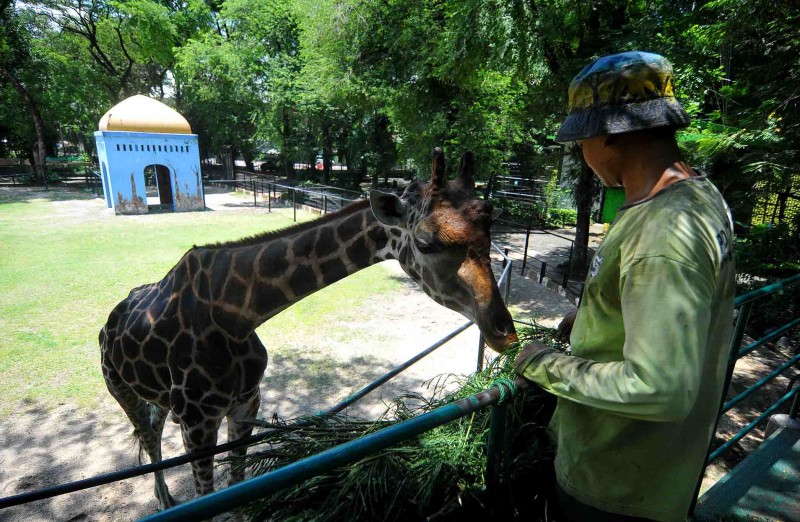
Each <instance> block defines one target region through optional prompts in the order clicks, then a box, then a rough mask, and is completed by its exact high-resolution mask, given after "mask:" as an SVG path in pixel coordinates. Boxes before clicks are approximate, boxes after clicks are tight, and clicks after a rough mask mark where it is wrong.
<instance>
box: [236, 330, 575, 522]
mask: <svg viewBox="0 0 800 522" xmlns="http://www.w3.org/2000/svg"><path fill="white" fill-rule="evenodd" d="M519 334H520V342H519V343H518V345H517V346H515V347H512V348H511V349H509V350H508V351H506V352H505V353H504V354H503V355H501V356H498V357H497V358H496V359H494V360H493V361H492V362H491V363H490V364H489V365H488V367H487V368H486V369H485V370H484V371H482V372H478V373H475V374H472V375H469V376H466V377H464V376H460V377H459V376H453V375H448V376H442V377H439V378H437V379H434V380H433V381H432V382H430V383H428V389H429V390H430V394H429V396H424V395H422V394H419V393H406V394H403V395H402V396H400V397H398V398H397V399H395V400H394V401H392V403H391V404H390V405H389V406H388V409H387V411H386V412H385V413H384V414H383V415H382V416H381V417H380V418H379V419H378V420H374V421H367V420H362V419H356V418H352V417H348V416H346V415H328V416H311V417H302V418H298V419H295V420H293V421H290V422H281V421H279V420H276V419H273V420H272V422H259V424H260V425H262V426H263V427H264V428H265V429H267V430H271V432H272V434H271V436H270V437H269V438H268V439H266V440H265V442H264V444H263V445H260V446H256V447H255V448H251V450H250V451H251V452H250V454H249V455H248V456H247V457H245V458H244V459H242V460H238V461H236V462H234V463H233V464H234V465H238V466H243V467H245V468H247V469H249V470H250V471H251V472H252V474H253V475H259V474H263V473H267V472H269V471H272V470H274V469H277V468H279V467H282V466H285V465H287V464H290V463H292V462H295V461H297V460H299V459H302V458H305V457H308V456H311V455H314V454H316V453H319V452H321V451H324V450H326V449H329V448H332V447H334V446H337V445H340V444H343V443H346V442H349V441H351V440H355V439H357V438H359V437H363V436H365V435H368V434H370V433H374V432H376V431H378V430H381V429H384V428H386V427H388V426H391V425H394V424H396V423H399V422H402V421H405V420H408V419H410V418H412V417H415V416H418V415H421V414H424V413H427V412H430V411H433V410H434V409H436V408H438V407H440V406H443V405H445V404H448V403H450V402H452V401H455V400H458V399H461V398H464V397H468V396H470V395H473V394H475V393H478V392H480V391H482V390H485V389H487V388H489V387H490V386H492V385H493V383H495V382H496V381H498V380H499V379H512V380H513V379H514V378H515V374H514V368H513V364H514V359H515V358H516V355H517V354H518V352H519V349H520V347H521V346H523V345H524V344H525V342H526V341H529V340H531V339H536V340H539V341H542V342H545V343H547V344H550V345H552V346H556V347H559V348H561V347H562V346H561V345H560V344H559V343H557V342H556V341H554V339H553V334H554V330H551V329H547V328H543V327H541V326H538V325H531V326H530V327H525V328H521V329H520V331H519ZM554 405H555V401H554V400H553V398H552V397H550V396H549V395H547V394H545V393H544V392H541V391H540V390H538V389H531V390H529V391H528V392H526V393H520V394H518V395H517V397H515V398H514V399H512V400H511V402H510V403H509V406H508V411H509V417H508V432H507V433H508V436H507V439H506V443H507V445H506V455H505V458H504V460H503V466H502V468H501V475H500V481H499V484H498V485H497V486H495V487H493V488H492V489H491V490H490V491H487V490H486V487H485V486H486V484H485V471H486V444H487V436H488V432H489V419H490V415H491V412H490V409H488V408H487V409H484V410H481V411H478V412H475V413H473V414H471V415H468V416H466V417H462V418H461V419H459V420H456V421H454V422H451V423H449V424H446V425H444V426H441V427H439V428H436V429H434V430H431V431H429V432H426V433H424V434H422V435H420V436H418V437H416V438H413V439H409V440H406V441H404V442H402V443H400V444H398V445H397V446H394V447H391V448H388V449H385V450H382V451H380V452H378V453H375V454H373V455H370V456H368V457H365V458H363V459H361V460H358V461H356V462H353V463H352V464H350V465H347V466H342V467H340V468H337V469H334V470H332V471H329V472H327V473H324V474H322V475H319V476H316V477H314V478H312V479H309V480H307V481H304V482H302V483H300V484H296V485H294V486H292V487H289V488H287V489H285V490H283V491H279V492H277V493H275V494H272V495H269V496H267V497H265V498H263V499H261V500H260V501H258V502H255V503H253V504H251V505H249V506H247V508H246V509H245V513H246V514H247V515H248V516H249V517H250V518H252V519H253V520H267V521H278V520H280V521H300V520H315V521H320V522H324V521H339V520H348V521H362V520H363V521H374V520H384V521H399V520H403V521H408V520H410V521H413V520H455V519H457V518H458V519H461V518H463V517H464V516H467V515H468V516H469V518H473V517H474V516H476V515H477V514H481V515H482V516H488V517H490V518H495V517H500V516H503V517H504V518H509V519H511V520H514V519H525V520H540V519H541V520H544V503H545V499H546V498H547V496H548V494H549V491H550V488H551V487H552V484H553V478H552V471H551V469H552V449H551V447H550V444H549V442H548V440H547V436H546V434H545V433H544V428H545V426H546V424H547V422H548V421H549V418H550V416H551V415H552V411H553V408H554ZM254 450H255V451H254Z"/></svg>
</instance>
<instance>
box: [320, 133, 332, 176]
mask: <svg viewBox="0 0 800 522" xmlns="http://www.w3.org/2000/svg"><path fill="white" fill-rule="evenodd" d="M332 159H333V139H332V137H331V124H330V122H328V121H325V123H324V124H323V126H322V182H323V183H324V184H326V185H327V184H329V183H330V182H331V163H332Z"/></svg>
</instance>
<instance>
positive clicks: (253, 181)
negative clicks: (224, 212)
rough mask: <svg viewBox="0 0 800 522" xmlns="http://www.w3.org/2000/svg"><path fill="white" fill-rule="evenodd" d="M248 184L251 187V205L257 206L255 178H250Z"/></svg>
mask: <svg viewBox="0 0 800 522" xmlns="http://www.w3.org/2000/svg"><path fill="white" fill-rule="evenodd" d="M250 185H251V186H252V188H253V207H257V206H258V202H257V201H256V180H254V179H252V180H250Z"/></svg>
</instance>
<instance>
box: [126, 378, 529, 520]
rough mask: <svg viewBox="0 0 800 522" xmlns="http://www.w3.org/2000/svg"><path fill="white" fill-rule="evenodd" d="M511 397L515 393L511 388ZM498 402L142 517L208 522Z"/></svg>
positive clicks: (419, 421)
mask: <svg viewBox="0 0 800 522" xmlns="http://www.w3.org/2000/svg"><path fill="white" fill-rule="evenodd" d="M515 384H516V392H518V391H520V390H524V389H527V388H528V386H529V384H528V382H527V381H526V380H525V379H523V378H521V377H520V378H518V379H517V380H516V381H515ZM511 393H512V394H514V393H515V391H514V390H512V391H511ZM499 400H500V389H499V388H497V387H492V388H490V389H488V390H484V391H482V392H480V393H477V394H475V395H472V396H470V397H466V398H464V399H460V400H458V401H455V402H452V403H450V404H448V405H446V406H442V407H441V408H437V409H435V410H433V411H432V412H429V413H426V414H424V415H420V416H419V417H415V418H413V419H409V420H407V421H403V422H401V423H398V424H395V425H394V426H391V427H389V428H385V429H383V430H381V431H379V432H376V433H373V434H371V435H367V436H365V437H362V438H360V439H356V440H353V441H350V442H347V443H345V444H342V445H340V446H336V447H334V448H331V449H329V450H326V451H323V452H322V453H318V454H316V455H313V456H311V457H307V458H305V459H302V460H299V461H297V462H294V463H292V464H289V465H287V466H284V467H282V468H280V469H277V470H275V471H272V472H270V473H267V474H266V475H261V476H259V477H254V478H251V479H249V480H246V481H245V482H241V483H239V484H236V485H234V486H231V487H229V488H226V489H224V490H222V491H218V492H216V493H211V494H209V495H206V496H203V497H200V498H197V499H195V500H192V501H190V502H187V503H185V504H180V505H178V506H175V507H173V508H171V509H168V510H166V511H162V512H161V513H156V514H154V515H151V516H149V517H146V518H144V519H142V522H156V521H159V522H162V521H170V520H203V519H207V518H211V517H212V516H214V515H218V514H220V513H225V512H228V511H232V510H234V509H236V508H238V507H240V506H243V505H245V504H248V503H250V502H253V501H255V500H258V499H259V498H262V497H264V496H267V495H270V494H272V493H275V492H277V491H280V490H282V489H284V488H286V487H289V486H291V485H293V484H297V483H298V482H301V481H303V480H307V479H309V478H311V477H314V476H316V475H319V474H321V473H325V472H326V471H329V470H332V469H335V468H338V467H340V466H344V465H346V464H349V463H351V462H354V461H356V460H358V459H361V458H363V457H366V456H368V455H370V454H373V453H375V452H377V451H380V450H382V449H384V448H388V447H390V446H393V445H395V444H397V443H399V442H402V441H404V440H406V439H410V438H411V437H415V436H417V435H419V434H421V433H424V432H426V431H429V430H432V429H434V428H437V427H439V426H442V425H444V424H447V423H448V422H452V421H454V420H456V419H459V418H461V417H465V416H467V415H469V414H471V413H473V412H475V411H478V410H480V409H483V408H485V407H487V406H491V405H493V404H496V403H497V402H498V401H499Z"/></svg>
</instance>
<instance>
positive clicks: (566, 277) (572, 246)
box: [561, 242, 575, 288]
mask: <svg viewBox="0 0 800 522" xmlns="http://www.w3.org/2000/svg"><path fill="white" fill-rule="evenodd" d="M573 250H575V242H572V244H570V246H569V260H567V268H566V269H565V270H564V281H563V284H562V285H561V286H563V287H564V288H566V287H567V283H569V272H570V270H572V251H573Z"/></svg>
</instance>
